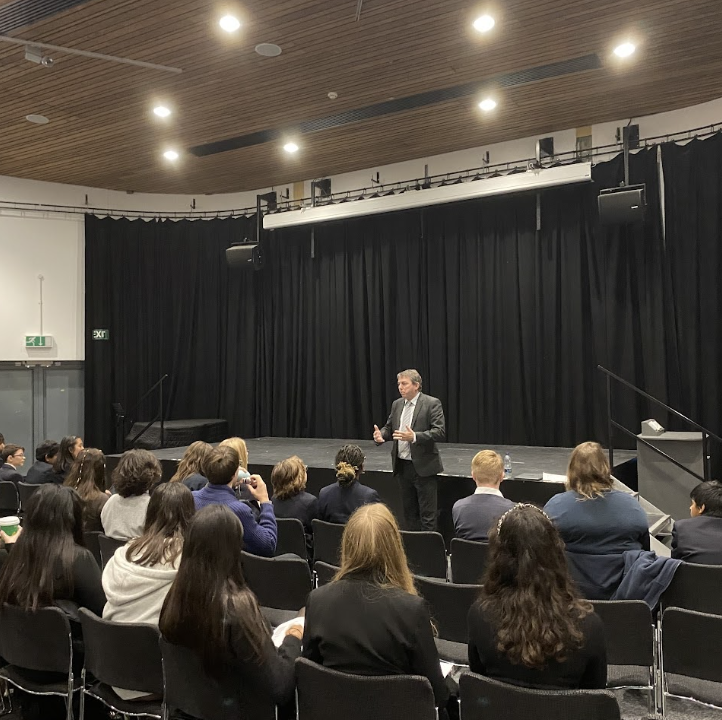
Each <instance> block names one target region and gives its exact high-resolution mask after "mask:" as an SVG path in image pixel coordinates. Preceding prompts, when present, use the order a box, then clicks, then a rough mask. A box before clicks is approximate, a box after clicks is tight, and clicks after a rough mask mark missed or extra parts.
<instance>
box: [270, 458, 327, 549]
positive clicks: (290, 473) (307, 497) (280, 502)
mask: <svg viewBox="0 0 722 720" xmlns="http://www.w3.org/2000/svg"><path fill="white" fill-rule="evenodd" d="M306 481H307V476H306V466H305V465H304V463H303V460H301V458H300V457H298V456H297V455H294V456H293V457H290V458H287V459H286V460H281V462H280V463H277V464H276V465H275V466H274V468H273V472H271V485H272V486H273V512H274V513H275V515H276V518H296V519H297V520H300V521H301V522H302V523H303V530H304V532H305V534H306V549H307V551H308V556H309V557H313V526H312V524H311V523H312V522H313V519H314V518H317V517H318V498H316V496H315V495H311V493H307V492H306Z"/></svg>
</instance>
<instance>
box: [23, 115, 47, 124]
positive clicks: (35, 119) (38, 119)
mask: <svg viewBox="0 0 722 720" xmlns="http://www.w3.org/2000/svg"><path fill="white" fill-rule="evenodd" d="M25 119H26V120H27V121H28V122H31V123H35V124H36V125H47V124H48V123H49V122H50V120H48V118H46V117H45V115H26V116H25Z"/></svg>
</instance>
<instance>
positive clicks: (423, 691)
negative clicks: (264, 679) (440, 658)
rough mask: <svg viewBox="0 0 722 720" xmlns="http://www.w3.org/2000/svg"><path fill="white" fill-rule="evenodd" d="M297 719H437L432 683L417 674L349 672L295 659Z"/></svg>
mask: <svg viewBox="0 0 722 720" xmlns="http://www.w3.org/2000/svg"><path fill="white" fill-rule="evenodd" d="M296 686H297V693H298V720H338V719H339V718H343V720H397V718H413V720H436V707H435V705H434V693H433V691H432V689H431V683H429V681H428V680H427V679H426V678H425V677H421V676H419V675H382V676H368V675H351V674H348V673H342V672H338V671H337V670H330V669H329V668H325V667H323V666H322V665H318V664H316V663H314V662H311V661H310V660H306V659H305V658H299V659H298V660H296Z"/></svg>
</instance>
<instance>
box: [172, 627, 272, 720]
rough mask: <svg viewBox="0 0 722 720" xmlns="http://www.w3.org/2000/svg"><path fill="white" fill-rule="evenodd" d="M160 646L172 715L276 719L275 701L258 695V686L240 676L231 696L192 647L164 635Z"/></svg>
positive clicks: (207, 718)
mask: <svg viewBox="0 0 722 720" xmlns="http://www.w3.org/2000/svg"><path fill="white" fill-rule="evenodd" d="M160 650H161V655H162V656H163V686H164V687H165V705H166V712H167V713H168V716H169V717H174V712H175V711H178V710H180V711H181V712H184V713H187V714H188V715H192V716H193V717H194V718H199V719H200V720H246V719H248V720H276V708H275V705H274V704H273V703H272V702H271V701H270V700H269V699H268V698H265V697H260V696H258V695H257V694H256V691H257V688H255V687H253V686H251V685H248V686H243V684H242V683H241V682H239V680H238V678H237V677H236V678H235V682H234V683H229V684H228V685H229V686H235V687H237V688H238V690H237V692H235V693H234V694H233V695H232V696H229V695H228V694H226V692H225V691H224V688H223V687H222V685H221V684H220V683H219V682H218V680H217V679H216V678H214V677H211V676H210V675H207V674H206V671H205V669H204V668H203V662H202V661H201V659H200V657H199V656H198V655H196V654H195V653H194V652H193V651H192V650H189V649H188V648H186V647H182V646H180V645H174V644H172V643H169V642H168V641H167V640H166V639H165V638H163V637H161V639H160ZM231 679H233V678H231Z"/></svg>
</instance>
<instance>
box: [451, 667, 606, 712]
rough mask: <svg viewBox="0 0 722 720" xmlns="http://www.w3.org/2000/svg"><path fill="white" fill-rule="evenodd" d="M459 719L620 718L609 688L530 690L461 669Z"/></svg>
mask: <svg viewBox="0 0 722 720" xmlns="http://www.w3.org/2000/svg"><path fill="white" fill-rule="evenodd" d="M459 703H460V705H461V720H530V719H531V718H554V719H555V720H582V718H583V720H619V719H620V713H619V704H618V703H617V699H616V698H615V697H614V693H612V692H611V691H610V690H530V689H528V688H522V687H518V686H517V685H510V684H508V683H503V682H499V681H498V680H493V679H492V678H488V677H484V676H482V675H477V674H476V673H471V672H470V673H464V674H463V675H462V676H461V677H460V678H459Z"/></svg>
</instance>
